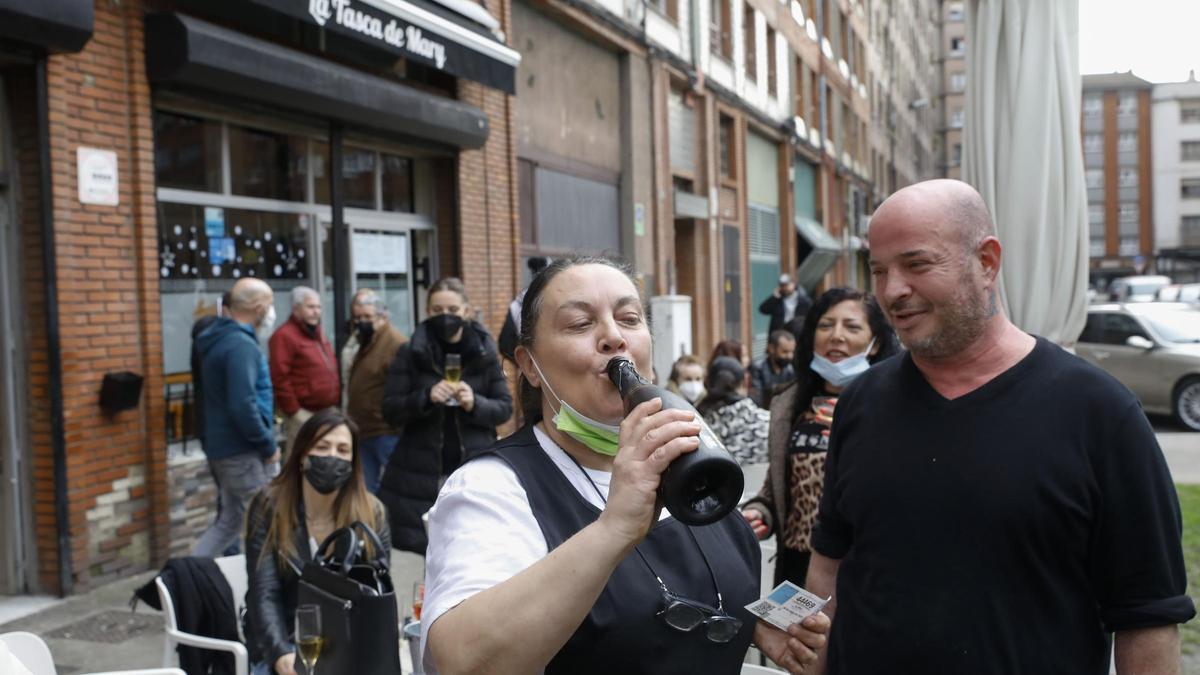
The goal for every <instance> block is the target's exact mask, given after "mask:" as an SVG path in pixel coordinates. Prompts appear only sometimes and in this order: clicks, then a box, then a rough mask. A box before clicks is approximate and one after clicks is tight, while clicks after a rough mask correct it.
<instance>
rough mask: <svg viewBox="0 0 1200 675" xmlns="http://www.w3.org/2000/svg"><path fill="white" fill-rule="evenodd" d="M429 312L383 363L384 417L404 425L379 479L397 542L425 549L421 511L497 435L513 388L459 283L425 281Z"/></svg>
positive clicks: (405, 548) (452, 280)
mask: <svg viewBox="0 0 1200 675" xmlns="http://www.w3.org/2000/svg"><path fill="white" fill-rule="evenodd" d="M428 299H429V301H428V303H427V307H428V309H427V312H428V318H427V319H425V321H422V322H421V324H420V325H418V326H417V329H416V330H415V331H413V334H412V339H411V340H409V341H408V342H406V343H404V344H403V345H401V346H400V349H398V350H396V356H395V358H393V359H392V365H391V366H390V367H389V368H388V374H387V385H386V388H385V390H384V395H383V419H384V420H386V421H387V422H388V423H389V424H391V425H392V426H393V427H395V428H397V429H402V430H403V431H401V432H400V439H399V440H398V441H397V442H396V450H395V452H393V453H392V456H391V458H389V459H388V464H387V469H386V470H385V471H384V473H383V478H382V479H381V481H380V484H379V492H378V493H376V494H378V496H379V499H380V500H381V501H382V502H383V503H384V505H385V506H387V510H388V515H389V516H390V517H391V521H392V534H393V538H394V542H395V544H396V548H398V549H400V550H403V551H412V552H413V553H420V554H422V555H424V554H425V544H426V538H425V525H424V523H423V522H422V521H421V516H423V515H424V514H425V512H426V511H428V510H429V507H431V506H433V501H434V500H435V499H437V494H438V489H439V488H441V486H442V482H443V481H445V480H446V477H447V476H449V475H450V474H451V473H454V470H455V469H457V468H458V467H459V465H460V464H462V463H463V462H464V461H466V460H468V459H470V458H471V457H472V456H474V454H475V453H478V452H480V451H482V450H484V449H486V448H487V447H488V446H490V445H491V444H493V443H495V442H496V427H498V426H500V425H501V424H503V423H504V421H505V420H507V419H508V418H509V416H510V415H512V395H511V394H509V392H508V383H507V382H505V380H504V372H503V371H502V370H501V369H500V355H499V352H498V351H497V349H496V341H495V340H493V339H492V336H491V334H490V333H488V331H487V329H486V328H484V327H483V325H482V324H480V323H478V322H476V321H472V320H470V319H468V318H467V317H468V313H469V310H470V303H469V301H468V300H467V289H466V287H465V286H463V282H462V281H460V280H459V279H456V278H454V277H447V278H445V279H440V280H438V281H437V282H435V283H434V284H433V286H430V287H429V296H428Z"/></svg>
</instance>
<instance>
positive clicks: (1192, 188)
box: [1179, 178, 1200, 199]
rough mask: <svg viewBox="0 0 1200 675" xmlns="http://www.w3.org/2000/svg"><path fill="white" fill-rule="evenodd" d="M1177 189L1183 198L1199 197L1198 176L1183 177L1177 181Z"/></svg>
mask: <svg viewBox="0 0 1200 675" xmlns="http://www.w3.org/2000/svg"><path fill="white" fill-rule="evenodd" d="M1179 191H1180V196H1181V197H1183V198H1184V199H1200V178H1184V179H1183V180H1181V181H1179Z"/></svg>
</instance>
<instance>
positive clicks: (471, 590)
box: [421, 426, 671, 675]
mask: <svg viewBox="0 0 1200 675" xmlns="http://www.w3.org/2000/svg"><path fill="white" fill-rule="evenodd" d="M533 433H534V435H535V436H536V437H537V440H538V444H539V445H540V446H541V447H542V451H544V452H545V453H546V455H547V456H549V457H550V459H551V460H552V461H553V462H554V464H555V466H557V467H558V470H559V471H561V472H562V474H563V475H564V476H566V478H567V480H568V481H570V483H571V485H572V486H574V487H575V490H576V491H578V492H579V494H580V495H582V496H583V498H584V499H586V500H587V501H588V502H589V503H591V504H592V505H593V506H595V507H596V508H598V509H603V508H604V501H603V500H602V499H601V498H600V495H599V494H597V493H596V488H599V490H600V492H601V493H602V494H603V495H604V498H605V499H607V498H608V485H609V480H610V478H611V477H612V474H610V473H608V472H607V471H596V470H593V469H587V468H585V469H584V471H586V472H587V474H586V475H585V474H584V473H582V472H580V470H579V469H580V467H579V466H577V465H576V464H575V462H574V460H572V459H571V457H570V456H569V455H567V453H566V452H565V451H563V449H562V448H560V447H558V445H557V444H555V443H554V441H552V440H550V437H549V436H547V435H546V434H545V433H544V432H543V431H542V430H541V429H540V428H539V427H536V426H535V427H534V428H533ZM588 476H590V477H591V479H592V481H595V483H596V488H593V487H592V484H591V483H590V482H589V481H588V478H587V477H588ZM670 515H671V514H670V513H668V512H667V510H666V509H663V510H662V513H661V514H660V515H659V520H662V519H664V518H669V517H670ZM547 552H548V548H547V546H546V539H545V537H543V536H542V530H541V527H539V526H538V523H537V519H536V518H534V516H533V511H532V509H530V507H529V498H528V496H527V495H526V494H525V488H523V487H522V486H521V481H520V480H519V479H518V478H517V474H516V473H515V472H513V470H512V468H511V467H509V465H508V464H507V463H505V462H504V460H502V459H500V458H499V457H481V458H479V459H476V460H472V461H470V462H467V463H466V464H464V465H463V466H461V467H459V468H458V470H457V471H455V472H454V473H453V474H451V475H450V477H449V478H448V479H447V480H446V484H445V485H443V486H442V491H441V493H440V494H438V498H437V502H436V503H435V504H434V505H433V508H432V509H431V510H430V511H429V547H428V548H427V549H426V552H425V601H424V605H423V606H422V608H421V660H422V662H423V665H424V669H425V672H426V673H428V674H430V675H436V674H437V672H438V670H437V667H436V666H435V665H434V663H433V657H432V656H431V655H430V652H429V641H428V637H429V627H430V626H432V625H433V624H434V622H435V621H437V620H438V617H440V616H441V615H443V614H445V613H446V612H448V611H449V610H451V609H453V608H454V607H455V606H457V605H458V604H459V603H460V602H462V601H463V600H466V599H467V598H469V597H471V596H472V595H475V594H476V593H478V592H480V591H484V590H487V589H489V588H491V587H492V586H495V585H496V584H499V583H501V582H504V581H507V580H508V579H511V578H512V577H514V576H516V575H517V574H518V573H520V572H521V571H523V570H524V569H526V568H527V567H529V566H530V565H532V564H533V563H535V562H537V561H539V560H541V559H542V558H544V557H545V556H546V553H547Z"/></svg>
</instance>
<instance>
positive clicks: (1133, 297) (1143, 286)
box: [1108, 275, 1171, 302]
mask: <svg viewBox="0 0 1200 675" xmlns="http://www.w3.org/2000/svg"><path fill="white" fill-rule="evenodd" d="M1170 284H1171V277H1164V276H1160V275H1148V276H1138V277H1120V278H1119V279H1113V281H1112V283H1111V284H1109V285H1108V299H1109V300H1111V301H1112V302H1153V301H1154V296H1155V294H1156V293H1158V289H1160V288H1162V287H1163V286H1169V285H1170Z"/></svg>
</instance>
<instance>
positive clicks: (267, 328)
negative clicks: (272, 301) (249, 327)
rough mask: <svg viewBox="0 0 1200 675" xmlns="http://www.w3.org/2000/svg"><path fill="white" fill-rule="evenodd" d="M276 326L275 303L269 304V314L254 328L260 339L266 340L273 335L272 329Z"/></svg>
mask: <svg viewBox="0 0 1200 675" xmlns="http://www.w3.org/2000/svg"><path fill="white" fill-rule="evenodd" d="M274 327H275V305H269V306H267V314H266V316H264V317H263V318H262V321H260V322H259V323H258V325H257V326H256V327H255V328H254V333H255V334H256V335H258V339H260V340H266V339H267V338H269V337H271V329H272V328H274Z"/></svg>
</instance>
